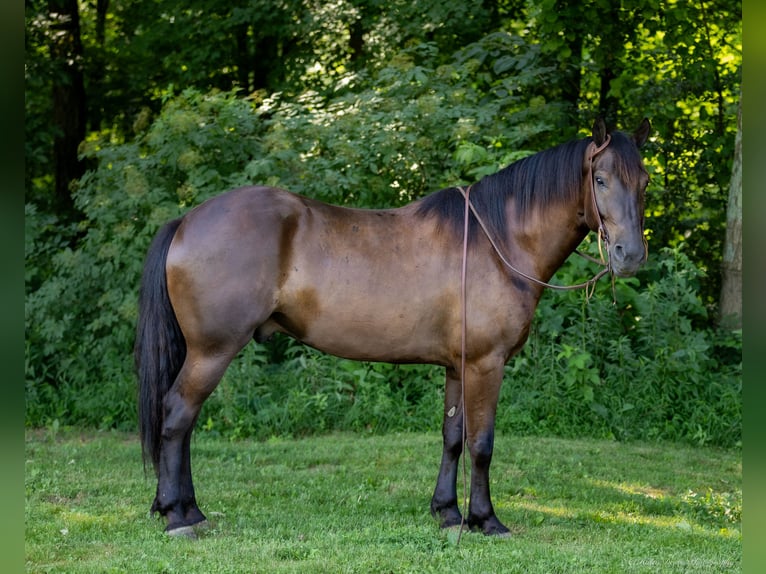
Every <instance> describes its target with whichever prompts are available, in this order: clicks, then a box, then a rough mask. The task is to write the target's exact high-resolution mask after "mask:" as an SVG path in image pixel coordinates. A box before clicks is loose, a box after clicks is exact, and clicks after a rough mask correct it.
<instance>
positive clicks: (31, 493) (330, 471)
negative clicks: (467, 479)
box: [25, 429, 742, 574]
mask: <svg viewBox="0 0 766 574" xmlns="http://www.w3.org/2000/svg"><path fill="white" fill-rule="evenodd" d="M54 431H55V432H54ZM192 456H193V467H194V472H195V481H196V487H197V495H198V501H199V503H200V506H201V508H202V510H203V511H204V512H206V514H207V515H208V518H209V519H210V522H211V528H210V529H209V530H208V531H207V532H206V533H205V534H204V535H203V536H202V537H201V538H200V539H199V540H196V541H192V540H187V539H176V538H169V537H167V536H165V535H164V534H163V532H162V529H163V527H164V525H163V524H162V523H161V522H160V521H159V520H157V519H152V518H149V517H148V512H147V511H148V508H149V505H150V503H151V500H152V497H153V494H154V488H155V484H154V479H153V476H152V475H151V473H150V474H149V476H147V477H145V476H144V473H143V469H142V466H141V462H140V447H139V445H138V441H137V440H136V439H135V437H133V436H130V435H124V434H118V433H111V432H109V433H95V432H77V431H73V430H59V429H51V430H41V431H28V432H27V435H26V505H25V522H26V542H25V553H26V566H27V571H28V572H66V573H68V574H72V573H80V572H82V573H85V572H87V573H99V572H130V573H133V572H154V573H160V572H162V573H171V572H179V573H195V572H199V573H206V574H210V573H217V572H364V573H367V572H397V573H398V572H439V573H441V572H447V571H457V572H524V573H529V572H541V573H542V572H544V573H554V572H600V573H605V572H615V573H623V572H647V573H652V574H655V573H657V572H684V573H688V572H704V573H710V572H734V571H739V570H740V568H741V547H742V537H741V526H740V525H741V522H740V519H741V507H742V467H741V455H740V453H739V452H738V451H722V450H715V449H709V448H690V447H682V446H676V445H656V444H619V443H615V442H607V441H595V440H558V439H542V438H517V437H511V436H499V437H498V438H497V440H496V447H495V457H494V462H493V466H492V470H493V473H492V490H493V500H494V502H495V508H496V511H497V513H498V516H499V517H500V519H501V520H502V521H503V522H505V523H506V524H507V525H508V526H509V527H510V528H511V530H512V532H513V536H512V537H511V538H509V539H493V538H486V537H484V536H482V535H479V534H468V535H465V536H463V538H462V540H461V542H460V545H459V546H458V545H456V533H455V532H454V531H452V532H447V531H441V530H440V529H439V528H438V527H437V524H436V522H434V521H433V520H432V518H431V517H430V514H429V512H428V504H429V500H430V496H431V493H432V489H433V486H434V481H435V478H436V473H437V469H438V461H439V456H440V437H439V436H438V435H436V434H391V435H385V436H361V435H352V434H340V435H329V436H322V437H314V438H307V439H301V440H282V439H280V440H271V441H267V442H263V443H257V442H252V441H241V442H231V441H228V440H224V439H220V438H214V437H211V436H209V435H208V436H206V435H205V434H204V433H198V436H197V438H196V439H195V440H194V442H193V446H192Z"/></svg>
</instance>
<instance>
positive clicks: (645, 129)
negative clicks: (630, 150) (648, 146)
mask: <svg viewBox="0 0 766 574" xmlns="http://www.w3.org/2000/svg"><path fill="white" fill-rule="evenodd" d="M651 131H652V124H650V123H649V120H648V119H647V118H644V119H643V120H642V121H641V125H640V126H638V129H637V130H636V131H635V132H634V133H633V141H635V142H636V146H637V147H641V146H642V145H644V144H645V143H646V140H647V139H649V132H651Z"/></svg>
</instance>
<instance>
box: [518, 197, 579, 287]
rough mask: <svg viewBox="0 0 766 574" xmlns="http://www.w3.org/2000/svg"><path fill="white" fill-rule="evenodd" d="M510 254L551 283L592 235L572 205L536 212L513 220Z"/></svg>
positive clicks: (540, 278) (541, 279) (538, 277)
mask: <svg viewBox="0 0 766 574" xmlns="http://www.w3.org/2000/svg"><path fill="white" fill-rule="evenodd" d="M508 221H509V222H510V225H509V230H508V243H509V245H507V246H506V247H507V252H508V253H510V254H513V255H512V257H513V258H514V259H517V260H519V262H520V263H519V264H520V265H524V266H526V268H527V269H531V270H533V272H534V276H535V277H536V278H537V279H539V280H540V281H545V282H547V281H549V280H550V278H551V277H552V276H553V274H554V273H555V272H556V271H557V270H558V268H559V267H561V266H562V265H563V263H564V261H566V259H567V257H569V256H570V255H571V254H572V252H573V251H574V250H575V249H577V246H578V245H579V244H580V243H581V242H582V240H583V239H584V238H585V236H586V235H587V234H588V229H587V227H585V226H584V225H583V222H582V220H581V218H580V217H579V216H578V214H577V213H576V210H573V209H572V208H571V206H569V207H567V206H563V205H562V206H556V207H549V208H546V209H545V210H535V211H533V212H532V213H528V214H525V215H524V216H523V217H509V219H508Z"/></svg>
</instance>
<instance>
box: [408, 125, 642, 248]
mask: <svg viewBox="0 0 766 574" xmlns="http://www.w3.org/2000/svg"><path fill="white" fill-rule="evenodd" d="M591 141H593V140H592V138H590V137H588V138H583V139H579V140H573V141H570V142H567V143H563V144H560V145H558V146H556V147H553V148H550V149H546V150H543V151H541V152H538V153H536V154H534V155H530V156H528V157H525V158H523V159H521V160H519V161H516V162H514V163H512V164H510V165H508V166H507V167H505V168H503V169H501V170H500V171H498V172H497V173H494V174H492V175H488V176H486V177H484V178H482V179H481V180H480V181H478V182H477V183H475V184H473V186H472V187H471V192H470V197H471V202H472V203H473V205H474V207H475V208H476V210H477V211H478V213H479V214H481V217H482V219H483V220H484V223H485V224H486V225H487V228H488V230H489V232H490V233H491V234H492V235H493V236H495V237H502V238H505V237H506V233H507V221H506V210H505V204H506V202H507V201H509V200H510V199H513V201H515V202H516V204H515V207H516V212H517V213H518V214H519V215H520V217H522V218H523V217H524V215H525V214H527V213H529V212H530V211H532V210H535V209H545V208H546V207H548V206H551V205H554V204H557V203H562V202H575V201H577V199H578V198H579V197H580V189H581V186H582V178H583V160H584V158H585V150H586V148H587V147H588V144H589V143H590V142H591ZM609 146H610V147H611V148H612V149H613V151H614V152H615V155H614V157H615V168H616V170H617V172H618V173H619V176H620V179H622V181H623V182H625V183H626V185H628V188H629V189H635V188H636V185H637V182H638V181H639V178H640V174H641V173H642V172H643V171H644V168H643V165H642V163H641V156H640V154H639V153H638V148H637V147H636V145H635V143H634V142H633V140H632V138H631V137H630V136H628V135H626V134H624V133H623V132H613V133H612V141H611V142H610V144H609ZM417 214H418V215H420V216H421V217H428V216H432V217H436V218H437V219H438V224H439V226H440V227H449V228H451V230H452V231H453V232H454V233H455V234H457V235H458V236H462V234H463V225H464V219H463V218H464V216H465V199H464V197H463V195H462V194H461V193H460V192H459V191H458V190H457V188H455V187H450V188H446V189H442V190H440V191H437V192H434V193H432V194H430V195H428V196H426V197H424V198H423V199H421V200H420V201H419V202H418V205H417ZM477 231H478V223H477V222H476V218H474V217H471V220H470V223H469V230H468V240H469V241H472V240H473V239H474V238H475V237H476V234H477Z"/></svg>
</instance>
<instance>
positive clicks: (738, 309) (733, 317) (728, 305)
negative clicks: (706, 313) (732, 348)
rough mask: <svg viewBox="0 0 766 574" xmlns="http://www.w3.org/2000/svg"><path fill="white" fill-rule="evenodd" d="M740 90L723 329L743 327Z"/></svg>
mask: <svg viewBox="0 0 766 574" xmlns="http://www.w3.org/2000/svg"><path fill="white" fill-rule="evenodd" d="M741 90H742V88H741V87H740V94H739V109H738V111H737V137H736V140H735V142H734V162H733V165H732V169H731V183H730V185H729V205H728V208H727V209H726V239H725V241H724V246H723V264H722V272H723V281H722V285H721V300H720V303H719V324H720V326H721V327H724V328H726V329H741V328H742V91H741Z"/></svg>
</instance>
